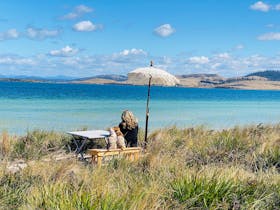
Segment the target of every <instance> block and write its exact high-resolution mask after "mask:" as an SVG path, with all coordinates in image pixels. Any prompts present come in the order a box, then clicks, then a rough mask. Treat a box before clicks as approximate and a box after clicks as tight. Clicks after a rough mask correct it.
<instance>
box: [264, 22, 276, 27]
mask: <svg viewBox="0 0 280 210" xmlns="http://www.w3.org/2000/svg"><path fill="white" fill-rule="evenodd" d="M266 27H267V28H274V27H275V25H274V24H272V23H270V24H267V25H266Z"/></svg>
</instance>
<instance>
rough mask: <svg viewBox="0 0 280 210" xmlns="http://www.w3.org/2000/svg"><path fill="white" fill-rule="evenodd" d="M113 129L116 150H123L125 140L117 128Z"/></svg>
mask: <svg viewBox="0 0 280 210" xmlns="http://www.w3.org/2000/svg"><path fill="white" fill-rule="evenodd" d="M113 129H114V131H115V133H116V135H117V148H120V149H121V150H124V149H125V148H126V146H125V139H124V136H123V133H122V132H121V130H120V128H119V127H114V128H113Z"/></svg>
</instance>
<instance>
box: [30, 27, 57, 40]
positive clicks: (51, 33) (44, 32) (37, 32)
mask: <svg viewBox="0 0 280 210" xmlns="http://www.w3.org/2000/svg"><path fill="white" fill-rule="evenodd" d="M59 34H60V31H59V30H48V29H36V28H31V27H29V28H27V29H26V36H27V37H28V38H30V39H38V40H42V39H46V38H54V37H57V36H58V35H59Z"/></svg>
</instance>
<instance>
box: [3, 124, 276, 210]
mask: <svg viewBox="0 0 280 210" xmlns="http://www.w3.org/2000/svg"><path fill="white" fill-rule="evenodd" d="M140 139H141V140H142V139H143V133H142V132H141V133H140ZM70 142H71V138H70V137H69V136H67V135H64V134H61V133H56V132H48V131H38V130H37V131H32V132H28V134H27V135H26V136H24V137H13V136H9V135H8V134H7V133H6V132H3V133H2V136H1V137H0V152H1V153H0V156H1V164H0V208H1V209H280V125H274V126H269V125H267V126H263V125H258V126H251V127H244V128H239V127H236V128H233V129H229V130H222V131H214V130H208V129H205V128H203V127H197V128H186V129H179V128H176V127H171V128H165V129H161V130H156V131H154V132H153V133H151V134H150V136H149V145H148V148H147V151H146V153H145V154H144V153H143V156H142V157H141V158H140V160H139V161H138V162H133V163H130V162H128V161H126V160H124V159H112V160H110V161H108V164H107V165H104V167H102V168H101V169H97V168H95V167H94V166H92V165H90V164H85V163H83V162H80V161H78V160H76V159H75V158H74V157H73V158H69V159H62V160H60V161H55V160H54V159H53V161H46V159H50V160H52V158H53V157H55V155H56V154H57V153H59V152H60V153H61V152H63V153H67V150H68V148H69V147H68V146H67V145H69V143H70ZM17 159H24V160H25V161H26V163H27V165H28V166H27V167H25V168H24V169H22V170H20V171H18V172H15V173H11V172H10V171H9V170H8V169H7V168H8V167H7V166H8V165H9V163H11V162H12V161H15V160H17Z"/></svg>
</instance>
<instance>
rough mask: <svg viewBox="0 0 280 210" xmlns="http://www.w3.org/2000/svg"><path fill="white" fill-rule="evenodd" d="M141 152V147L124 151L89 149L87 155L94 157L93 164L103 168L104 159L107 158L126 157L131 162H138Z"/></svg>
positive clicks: (128, 148)
mask: <svg viewBox="0 0 280 210" xmlns="http://www.w3.org/2000/svg"><path fill="white" fill-rule="evenodd" d="M140 152H141V147H127V148H125V149H123V150H121V149H111V150H107V149H88V150H87V153H88V154H90V155H91V157H92V163H94V164H97V166H98V167H101V164H102V159H103V157H106V156H115V155H124V156H126V157H127V158H128V159H129V160H131V161H133V160H137V159H138V158H139V154H140Z"/></svg>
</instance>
